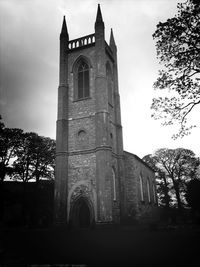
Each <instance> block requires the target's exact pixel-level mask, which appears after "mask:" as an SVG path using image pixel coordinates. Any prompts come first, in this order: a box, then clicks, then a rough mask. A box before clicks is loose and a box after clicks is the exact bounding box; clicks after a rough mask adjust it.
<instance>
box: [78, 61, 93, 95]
mask: <svg viewBox="0 0 200 267" xmlns="http://www.w3.org/2000/svg"><path fill="white" fill-rule="evenodd" d="M89 87H90V83H89V66H88V64H87V63H86V62H85V61H81V62H80V64H79V66H78V70H77V94H76V98H77V99H83V98H86V97H89V91H90V90H89Z"/></svg>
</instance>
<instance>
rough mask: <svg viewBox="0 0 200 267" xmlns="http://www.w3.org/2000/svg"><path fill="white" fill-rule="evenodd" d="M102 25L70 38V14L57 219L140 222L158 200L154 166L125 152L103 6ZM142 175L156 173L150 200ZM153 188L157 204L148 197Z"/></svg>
mask: <svg viewBox="0 0 200 267" xmlns="http://www.w3.org/2000/svg"><path fill="white" fill-rule="evenodd" d="M94 28H95V33H94V34H90V35H87V36H84V37H81V38H78V39H75V40H69V35H68V31H67V25H66V21H65V17H64V20H63V25H62V30H61V34H60V78H59V88H58V116H57V137H56V179H55V198H54V206H55V208H54V219H55V223H57V224H60V223H61V224H72V225H75V226H81V227H82V226H83V227H86V226H90V225H92V224H101V223H103V224H104V223H120V222H122V221H123V220H126V218H130V217H134V218H137V219H139V218H140V217H142V215H143V214H145V213H147V210H149V212H150V209H149V207H150V206H151V205H155V204H156V203H157V200H156V195H154V197H153V191H152V190H154V191H155V182H154V179H155V178H154V173H153V171H152V170H151V169H150V168H149V167H148V166H147V165H146V164H145V163H144V162H143V161H142V160H141V159H139V158H138V157H137V156H135V155H133V154H130V153H127V152H124V151H123V139H122V126H121V112H120V97H119V90H118V73H117V47H116V44H115V40H114V36H113V32H112V30H111V34H110V43H109V45H108V44H107V42H106V41H105V29H104V22H103V19H102V14H101V10H100V6H99V5H98V10H97V16H96V22H95V27H94ZM83 66H85V67H83ZM81 68H85V69H84V70H80V69H81ZM81 71H82V72H81ZM81 75H82V76H81ZM81 77H83V78H81ZM88 88H89V89H88ZM81 90H83V91H81ZM84 90H85V91H84ZM87 90H89V93H88V91H87ZM80 92H81V93H80ZM80 95H82V97H80ZM139 175H142V176H143V177H144V178H143V179H146V178H145V177H147V176H148V181H149V182H148V192H147V189H145V188H146V184H145V181H144V186H143V190H144V196H143V198H144V200H142V202H141V201H140V196H139V190H140V189H141V185H139V182H138V181H139V180H138V179H139ZM140 179H141V178H140ZM153 186H154V189H152V188H153ZM149 192H150V193H149ZM147 193H148V194H150V198H151V200H150V201H146V195H147ZM154 193H155V192H154ZM148 199H149V195H148ZM145 206H148V209H145V208H144V207H145Z"/></svg>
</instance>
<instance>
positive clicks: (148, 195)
mask: <svg viewBox="0 0 200 267" xmlns="http://www.w3.org/2000/svg"><path fill="white" fill-rule="evenodd" d="M147 197H148V201H149V203H150V202H151V195H150V183H149V178H147Z"/></svg>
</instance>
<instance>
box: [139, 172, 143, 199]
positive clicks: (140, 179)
mask: <svg viewBox="0 0 200 267" xmlns="http://www.w3.org/2000/svg"><path fill="white" fill-rule="evenodd" d="M139 181H140V197H141V201H144V191H143V182H142V177H141V175H140V176H139Z"/></svg>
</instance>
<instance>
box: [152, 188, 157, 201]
mask: <svg viewBox="0 0 200 267" xmlns="http://www.w3.org/2000/svg"><path fill="white" fill-rule="evenodd" d="M152 186H153V200H154V203H156V201H157V197H156V186H155V184H153V185H152Z"/></svg>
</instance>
